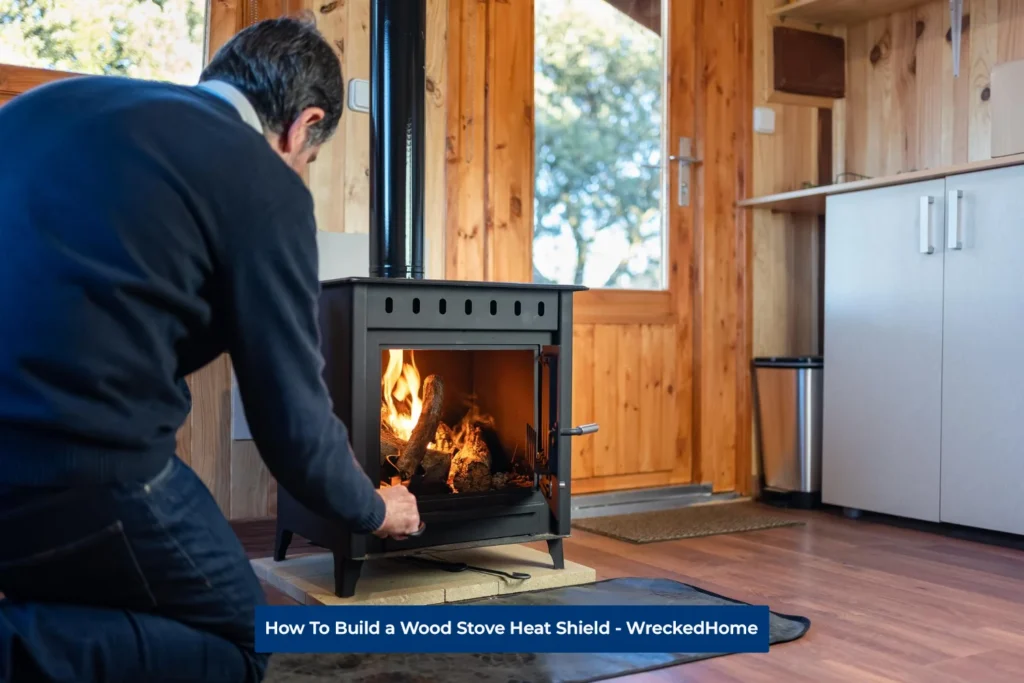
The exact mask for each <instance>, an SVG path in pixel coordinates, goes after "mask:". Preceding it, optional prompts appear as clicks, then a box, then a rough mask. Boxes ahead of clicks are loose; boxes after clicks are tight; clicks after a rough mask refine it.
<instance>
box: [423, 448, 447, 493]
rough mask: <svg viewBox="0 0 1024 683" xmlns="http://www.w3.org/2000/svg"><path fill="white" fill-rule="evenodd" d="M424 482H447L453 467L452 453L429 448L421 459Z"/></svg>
mask: <svg viewBox="0 0 1024 683" xmlns="http://www.w3.org/2000/svg"><path fill="white" fill-rule="evenodd" d="M420 469H422V470H423V483H424V484H447V483H448V473H449V472H451V469H452V454H451V453H450V452H444V451H438V450H434V449H433V448H428V449H427V452H426V453H425V454H424V455H423V460H421V461H420Z"/></svg>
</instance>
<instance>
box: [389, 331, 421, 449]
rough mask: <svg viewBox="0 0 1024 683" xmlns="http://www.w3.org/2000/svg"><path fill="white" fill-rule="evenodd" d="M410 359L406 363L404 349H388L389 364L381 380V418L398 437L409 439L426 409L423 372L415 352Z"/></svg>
mask: <svg viewBox="0 0 1024 683" xmlns="http://www.w3.org/2000/svg"><path fill="white" fill-rule="evenodd" d="M409 359H410V361H411V362H409V363H406V362H404V361H405V352H404V351H403V350H402V349H391V350H389V351H388V367H387V369H386V370H384V375H383V377H381V382H380V384H381V390H382V392H383V405H382V406H381V417H382V419H384V420H386V422H387V425H388V427H390V428H391V431H392V432H394V433H395V435H396V436H398V437H399V438H402V439H405V440H407V441H408V439H409V437H410V436H412V430H413V427H415V426H416V422H417V421H418V420H419V419H420V413H422V412H423V397H422V396H421V395H420V372H419V370H418V369H417V368H416V359H415V358H414V357H413V353H412V351H410V352H409Z"/></svg>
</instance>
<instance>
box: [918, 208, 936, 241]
mask: <svg viewBox="0 0 1024 683" xmlns="http://www.w3.org/2000/svg"><path fill="white" fill-rule="evenodd" d="M933 204H935V197H921V216H920V220H921V253H922V254H934V253H935V245H933V244H932V205H933Z"/></svg>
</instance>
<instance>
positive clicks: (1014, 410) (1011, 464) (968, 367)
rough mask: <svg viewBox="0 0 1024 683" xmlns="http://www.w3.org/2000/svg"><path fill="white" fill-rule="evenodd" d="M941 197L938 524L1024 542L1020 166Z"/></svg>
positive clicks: (970, 178)
mask: <svg viewBox="0 0 1024 683" xmlns="http://www.w3.org/2000/svg"><path fill="white" fill-rule="evenodd" d="M946 189H947V190H948V191H950V192H957V191H959V192H961V193H962V195H963V196H962V197H961V198H959V199H958V198H957V197H956V196H954V197H949V198H948V202H949V204H948V209H949V228H950V230H949V232H952V231H953V230H955V231H956V233H955V234H951V235H950V236H949V237H948V238H947V252H946V287H945V318H944V331H943V354H942V355H943V359H942V360H943V371H942V372H943V374H942V521H944V522H952V523H954V524H965V525H968V526H974V527H981V528H984V529H992V530H996V531H1006V532H1010V533H1016V534H1024V167H1020V166H1016V167H1012V168H1004V169H998V170H993V171H984V172H980V173H972V174H969V175H963V176H953V177H950V178H948V179H947V180H946ZM947 197H948V195H947ZM954 203H955V204H954ZM954 206H955V208H956V210H955V211H954V208H953V207H954ZM954 218H956V219H958V220H957V221H956V222H955V223H954ZM949 241H959V242H960V243H961V246H960V248H958V249H956V248H953V247H954V246H955V245H953V244H949Z"/></svg>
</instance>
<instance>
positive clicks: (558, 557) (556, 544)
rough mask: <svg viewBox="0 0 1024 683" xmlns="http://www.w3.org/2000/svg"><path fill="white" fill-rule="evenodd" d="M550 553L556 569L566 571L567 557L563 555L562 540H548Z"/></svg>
mask: <svg viewBox="0 0 1024 683" xmlns="http://www.w3.org/2000/svg"><path fill="white" fill-rule="evenodd" d="M548 553H550V555H551V563H552V564H553V565H554V567H555V569H565V556H564V555H563V554H562V539H560V538H549V539H548Z"/></svg>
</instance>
